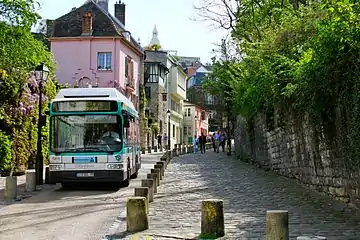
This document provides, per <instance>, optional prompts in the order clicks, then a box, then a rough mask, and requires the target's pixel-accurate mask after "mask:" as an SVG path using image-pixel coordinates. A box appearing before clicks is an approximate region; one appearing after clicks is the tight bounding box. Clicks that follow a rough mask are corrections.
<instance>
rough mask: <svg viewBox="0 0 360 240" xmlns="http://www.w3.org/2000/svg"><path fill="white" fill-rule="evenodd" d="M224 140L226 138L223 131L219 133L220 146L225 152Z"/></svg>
mask: <svg viewBox="0 0 360 240" xmlns="http://www.w3.org/2000/svg"><path fill="white" fill-rule="evenodd" d="M225 140H226V137H225V133H223V134H221V135H220V146H221V148H222V150H223V152H225Z"/></svg>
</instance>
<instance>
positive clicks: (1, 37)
mask: <svg viewBox="0 0 360 240" xmlns="http://www.w3.org/2000/svg"><path fill="white" fill-rule="evenodd" d="M35 7H36V5H35V1H33V0H13V1H10V0H0V12H1V15H2V17H3V19H4V20H5V21H2V22H0V46H1V47H0V56H1V58H0V82H1V84H0V129H1V130H2V131H4V132H5V134H6V135H7V136H9V138H10V141H11V142H12V145H11V152H12V162H13V163H14V167H15V168H16V169H20V170H24V168H26V167H27V163H28V161H30V160H35V154H36V142H37V122H38V114H37V113H38V108H37V106H38V99H39V95H38V94H39V87H38V84H37V83H36V81H35V79H34V78H33V77H32V76H31V75H30V73H31V72H32V71H33V70H34V69H35V67H36V66H37V65H39V64H40V63H41V62H44V63H45V64H46V65H47V66H48V67H49V70H50V74H49V77H48V80H47V82H46V83H44V87H43V94H44V95H43V98H42V99H43V101H42V102H43V112H42V113H43V114H44V112H45V111H46V110H47V103H48V101H49V99H52V98H53V97H55V94H56V92H57V88H58V83H57V81H56V80H55V77H54V75H53V74H52V73H53V72H54V62H53V59H52V55H51V53H50V52H48V51H47V49H46V46H45V45H44V44H43V43H42V42H41V41H39V40H37V39H35V38H34V35H33V34H32V33H31V31H30V30H31V26H32V25H33V24H34V23H36V21H37V20H38V19H39V16H38V15H37V14H36V13H35ZM42 133H43V139H44V141H43V144H42V146H43V154H44V156H45V158H44V159H47V154H48V125H46V126H44V127H43V129H42ZM0 167H1V166H0Z"/></svg>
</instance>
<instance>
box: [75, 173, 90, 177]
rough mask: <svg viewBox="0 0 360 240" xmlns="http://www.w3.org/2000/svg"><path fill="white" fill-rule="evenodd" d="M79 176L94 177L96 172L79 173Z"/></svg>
mask: <svg viewBox="0 0 360 240" xmlns="http://www.w3.org/2000/svg"><path fill="white" fill-rule="evenodd" d="M76 176H77V177H93V176H94V173H77V174H76Z"/></svg>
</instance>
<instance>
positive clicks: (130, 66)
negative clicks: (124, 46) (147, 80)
mask: <svg viewBox="0 0 360 240" xmlns="http://www.w3.org/2000/svg"><path fill="white" fill-rule="evenodd" d="M125 78H126V80H127V84H130V85H131V86H133V84H134V83H133V80H134V63H133V61H132V58H131V57H130V56H126V57H125Z"/></svg>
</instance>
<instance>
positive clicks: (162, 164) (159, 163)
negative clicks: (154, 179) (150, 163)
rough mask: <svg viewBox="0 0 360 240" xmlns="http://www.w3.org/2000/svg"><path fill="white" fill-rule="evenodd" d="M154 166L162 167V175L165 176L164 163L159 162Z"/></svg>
mask: <svg viewBox="0 0 360 240" xmlns="http://www.w3.org/2000/svg"><path fill="white" fill-rule="evenodd" d="M156 165H161V166H162V169H163V173H162V175H163V176H164V175H165V165H166V164H165V162H164V161H159V162H156Z"/></svg>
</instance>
